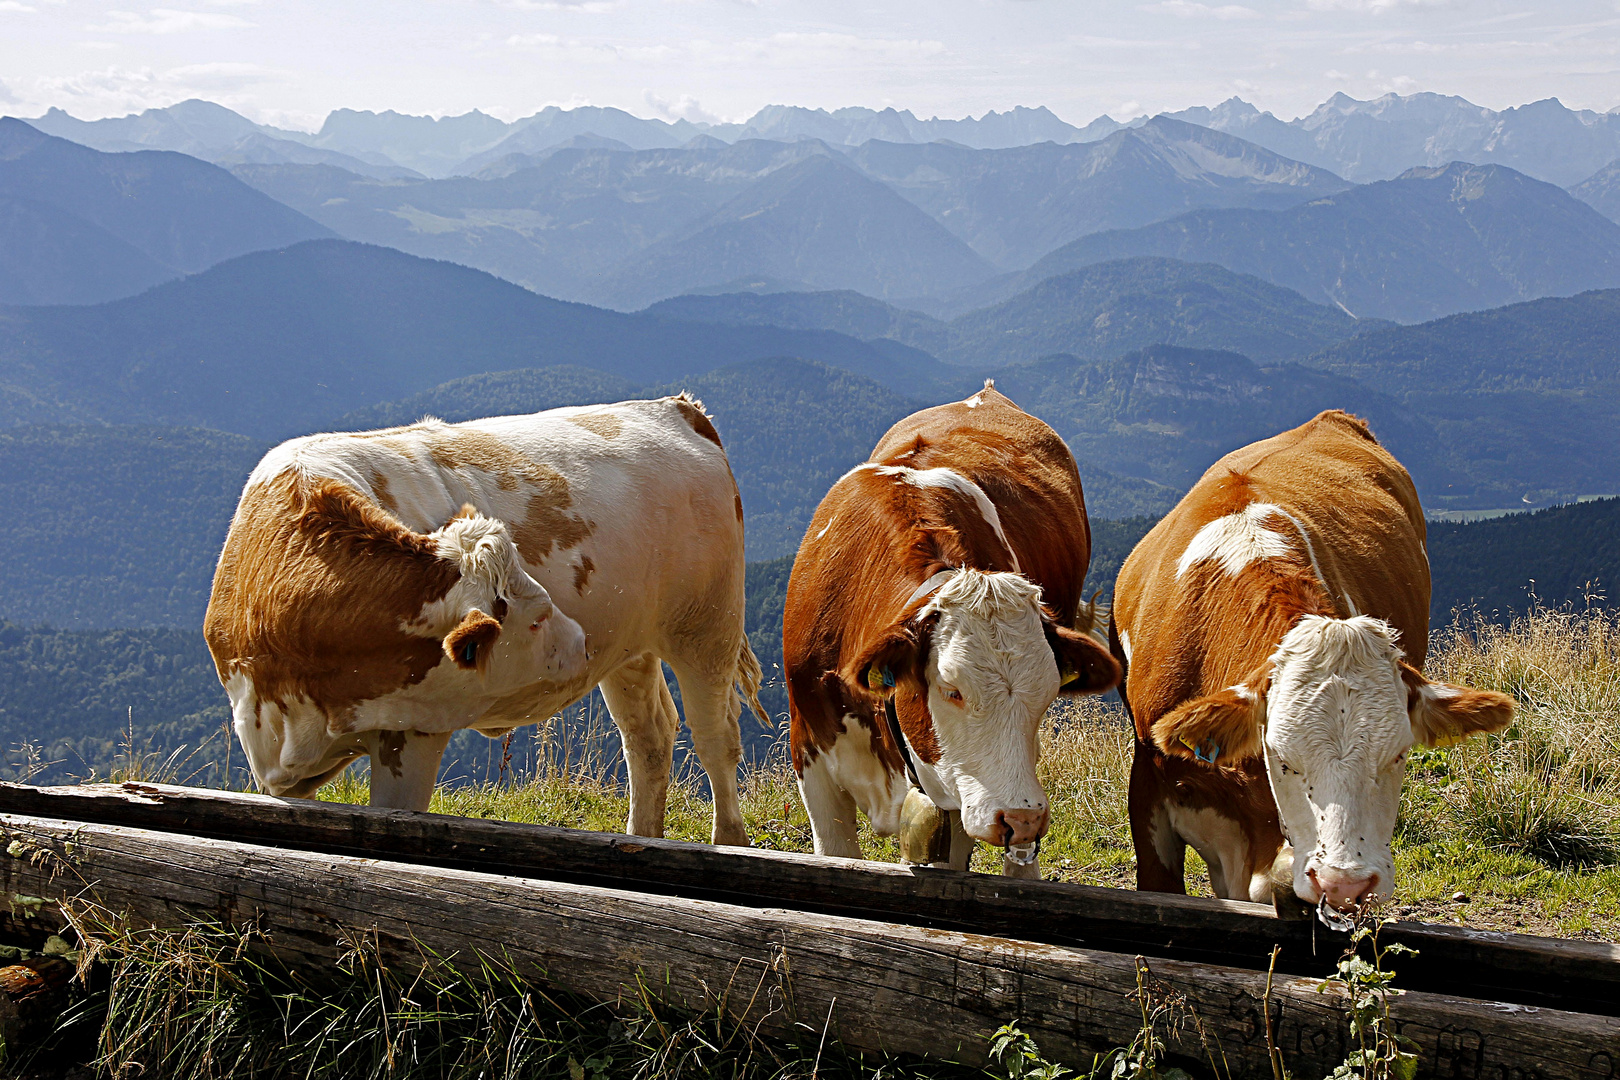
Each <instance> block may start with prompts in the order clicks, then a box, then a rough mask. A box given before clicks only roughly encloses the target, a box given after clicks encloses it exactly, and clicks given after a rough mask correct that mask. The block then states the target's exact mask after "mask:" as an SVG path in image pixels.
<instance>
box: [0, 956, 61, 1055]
mask: <svg viewBox="0 0 1620 1080" xmlns="http://www.w3.org/2000/svg"><path fill="white" fill-rule="evenodd" d="M73 972H74V967H73V965H72V964H70V963H68V962H67V961H66V960H63V959H62V958H61V957H59V956H36V957H31V958H29V959H27V960H22V961H19V962H18V963H15V964H7V965H6V966H5V967H0V1039H4V1040H5V1044H4V1045H5V1047H6V1049H7V1051H8V1052H12V1053H15V1051H16V1050H17V1048H18V1047H20V1046H23V1045H25V1044H27V1043H30V1042H33V1041H34V1040H35V1039H37V1038H39V1037H41V1036H43V1035H44V1034H45V1033H46V1032H48V1031H49V1030H50V1028H51V1024H52V1022H53V1021H55V1019H56V1017H57V1016H59V1015H60V1014H61V1012H62V1010H63V1009H65V1008H66V1007H67V1000H68V994H67V987H68V983H69V982H71V981H72V980H73Z"/></svg>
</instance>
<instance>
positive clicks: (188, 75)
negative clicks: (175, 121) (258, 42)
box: [27, 63, 291, 119]
mask: <svg viewBox="0 0 1620 1080" xmlns="http://www.w3.org/2000/svg"><path fill="white" fill-rule="evenodd" d="M290 78H291V76H290V75H289V73H288V72H285V71H281V70H278V69H274V68H266V67H261V66H260V65H258V64H233V63H213V64H188V65H184V66H181V67H176V68H169V69H167V70H163V71H158V70H154V69H153V68H150V67H108V68H103V69H101V70H99V71H81V72H79V73H77V74H74V75H63V76H53V77H48V78H41V79H36V80H35V83H34V87H33V90H32V91H31V92H29V93H28V94H27V100H28V101H29V102H31V103H35V104H39V103H44V104H49V105H59V106H61V107H62V108H64V109H66V110H67V111H68V112H70V113H72V114H73V115H75V116H79V117H83V118H87V119H93V118H95V117H101V116H123V115H125V114H127V113H132V112H141V111H143V110H146V109H161V108H165V107H167V106H169V105H174V104H176V103H177V102H181V101H185V100H187V99H188V98H206V99H208V100H210V101H214V102H217V103H219V104H221V105H224V106H226V107H228V108H236V107H238V106H242V105H245V103H246V101H247V98H248V96H249V91H251V90H253V89H254V88H256V87H260V86H263V85H265V84H267V83H286V82H288V81H289V80H290Z"/></svg>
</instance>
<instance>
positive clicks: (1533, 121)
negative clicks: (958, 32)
mask: <svg viewBox="0 0 1620 1080" xmlns="http://www.w3.org/2000/svg"><path fill="white" fill-rule="evenodd" d="M1165 115H1167V116H1169V117H1170V118H1172V119H1175V120H1181V121H1185V122H1187V123H1190V124H1196V125H1198V126H1200V127H1204V128H1211V129H1214V130H1216V131H1220V132H1224V133H1226V134H1229V135H1235V136H1238V137H1240V138H1242V139H1245V140H1247V141H1248V142H1251V143H1254V144H1256V145H1259V146H1262V147H1265V148H1266V149H1267V150H1270V151H1272V152H1273V153H1276V154H1280V155H1282V156H1284V157H1287V158H1290V159H1293V160H1294V161H1299V162H1304V163H1306V164H1310V165H1314V166H1316V167H1318V168H1321V169H1326V170H1328V171H1330V172H1334V173H1337V174H1338V175H1340V176H1342V177H1344V178H1345V179H1347V180H1350V181H1353V182H1355V183H1366V182H1369V181H1373V180H1390V179H1393V178H1394V177H1396V176H1399V175H1400V174H1401V173H1403V172H1405V171H1406V170H1407V169H1410V168H1413V167H1415V166H1418V165H1428V166H1438V165H1445V164H1448V163H1450V162H1452V161H1472V162H1477V163H1479V164H1496V165H1506V166H1508V167H1510V168H1513V169H1516V170H1518V171H1519V172H1522V173H1525V174H1527V175H1529V176H1534V177H1536V178H1537V179H1539V180H1546V181H1548V182H1550V183H1555V184H1558V185H1560V186H1564V187H1568V186H1570V185H1573V184H1576V183H1579V182H1580V181H1582V180H1585V179H1586V178H1588V177H1590V176H1592V175H1594V174H1595V173H1596V172H1597V171H1598V170H1599V169H1601V168H1603V167H1604V166H1606V165H1608V164H1609V163H1610V162H1612V161H1615V160H1616V159H1620V110H1611V111H1609V112H1607V113H1602V112H1594V111H1591V110H1585V109H1579V110H1577V109H1568V108H1566V107H1564V105H1563V104H1561V103H1560V102H1559V101H1558V100H1557V99H1556V98H1549V99H1546V100H1544V101H1537V102H1531V103H1529V104H1526V105H1521V106H1518V107H1517V108H1511V109H1504V110H1500V111H1498V110H1493V109H1487V108H1484V107H1482V106H1479V105H1475V104H1473V103H1472V102H1469V101H1466V100H1464V99H1462V98H1460V97H1448V96H1445V95H1440V94H1430V93H1423V94H1411V95H1407V96H1402V95H1399V94H1393V93H1391V94H1385V95H1383V96H1382V97H1379V98H1375V99H1372V100H1369V101H1360V100H1357V99H1355V98H1352V97H1350V96H1348V95H1346V94H1342V93H1339V94H1334V95H1333V96H1332V97H1330V98H1329V99H1328V100H1326V101H1324V102H1323V103H1322V104H1321V105H1319V106H1318V107H1317V108H1316V109H1315V110H1314V111H1312V112H1311V113H1309V114H1308V115H1305V116H1301V117H1298V118H1296V119H1293V120H1281V119H1279V118H1277V117H1276V116H1273V115H1272V114H1271V113H1269V112H1262V111H1260V110H1259V109H1257V108H1255V107H1254V106H1253V105H1251V104H1249V103H1248V102H1246V101H1244V100H1242V99H1241V98H1237V97H1234V98H1230V99H1228V100H1227V101H1224V102H1222V103H1221V104H1219V105H1217V106H1215V107H1213V108H1208V107H1203V106H1198V107H1194V108H1189V109H1182V110H1180V111H1178V112H1172V113H1168V114H1165ZM1147 119H1148V118H1147V117H1138V118H1136V119H1134V120H1127V121H1125V122H1123V123H1121V122H1119V121H1116V120H1114V119H1112V118H1111V117H1107V116H1100V117H1098V118H1097V119H1095V120H1093V121H1091V122H1090V123H1088V124H1086V125H1084V126H1079V127H1077V126H1075V125H1074V124H1070V123H1068V122H1066V121H1064V120H1061V119H1059V118H1058V117H1057V116H1055V115H1053V114H1052V112H1051V111H1050V110H1048V109H1046V108H1025V107H1022V106H1020V107H1017V108H1013V109H1009V110H1007V111H1006V112H1001V113H998V112H988V113H986V114H985V115H984V116H982V117H979V118H977V119H975V118H973V117H966V118H963V119H958V120H942V119H939V118H938V117H934V118H931V119H927V120H924V119H919V118H918V117H916V116H915V115H913V114H912V113H911V112H909V111H906V110H896V109H893V108H886V109H867V108H846V109H836V110H833V111H831V112H828V111H826V110H822V109H807V108H802V107H798V106H788V105H767V106H765V107H764V108H762V109H760V110H759V111H758V112H757V113H755V114H754V115H753V116H752V117H750V118H749V119H747V120H745V121H742V122H740V123H717V124H715V123H705V122H701V121H697V122H694V121H688V120H675V121H664V120H658V119H647V118H642V117H637V116H633V115H631V114H630V113H627V112H624V111H623V110H620V109H611V108H600V107H596V106H581V107H578V108H573V109H562V108H558V107H556V106H551V107H548V108H545V109H542V110H540V111H539V112H537V113H535V114H533V115H531V116H527V117H523V118H521V119H519V120H515V121H511V122H507V121H502V120H499V119H496V118H495V117H492V116H489V115H487V114H485V113H482V112H478V111H476V110H475V111H473V112H470V113H465V114H463V115H461V116H446V117H440V118H434V117H430V116H409V115H404V114H401V113H397V112H393V111H385V112H381V113H377V112H368V111H363V110H354V109H337V110H334V111H333V112H332V113H331V114H329V115H328V116H327V118H326V121H325V122H324V123H323V124H322V126H321V128H320V130H319V131H315V132H307V131H294V130H289V129H285V128H276V127H271V126H268V125H263V124H255V123H253V122H252V121H250V120H248V119H247V118H246V117H243V116H241V115H239V114H237V113H234V112H232V111H231V110H229V109H226V108H224V107H222V106H219V105H215V104H213V103H212V102H206V101H196V100H192V101H184V102H181V103H179V104H177V105H172V106H169V107H168V108H164V109H148V110H147V111H146V112H143V113H139V114H132V115H130V116H123V117H110V118H108V119H105V120H94V121H82V120H76V119H74V118H73V117H71V116H69V115H68V114H67V113H65V112H63V111H61V110H60V109H52V110H50V111H49V112H47V113H46V114H45V115H44V116H41V117H37V118H35V119H33V120H31V121H30V123H33V124H34V125H35V126H37V127H39V128H40V130H42V131H47V132H49V133H50V134H52V135H59V136H62V137H63V138H68V139H72V140H74V141H75V142H81V143H84V144H85V145H87V146H93V147H95V148H96V149H98V150H133V149H154V150H178V151H181V152H182V153H187V154H192V155H193V156H196V157H200V158H203V159H204V160H208V161H214V162H216V163H217V164H236V163H237V161H238V158H237V155H240V154H243V153H245V152H250V150H249V147H246V146H239V145H238V144H240V143H242V141H243V140H245V139H249V138H251V137H254V136H257V137H259V138H260V139H262V140H263V141H262V142H260V143H258V144H257V145H256V146H252V147H251V152H254V153H257V154H258V155H259V156H258V157H257V159H256V160H259V161H261V162H263V163H266V164H270V163H275V162H276V161H278V160H279V162H280V163H306V164H309V163H325V164H332V165H337V166H339V167H341V168H347V169H349V170H350V171H351V172H358V173H361V174H362V175H365V174H367V172H368V170H385V171H386V170H396V171H397V170H405V171H414V172H416V173H419V174H421V175H425V176H433V177H442V176H449V175H461V174H471V173H475V172H477V171H478V170H479V169H482V168H485V167H487V166H489V165H490V164H492V163H493V162H496V161H498V160H500V159H501V158H505V157H509V156H512V155H514V154H515V155H525V154H534V153H538V152H541V151H544V150H547V149H550V148H551V147H554V146H558V145H562V144H564V143H567V142H568V141H569V140H571V139H573V138H575V137H577V136H580V135H594V136H599V137H603V138H610V139H614V140H616V141H618V142H620V143H623V144H624V145H626V146H628V147H631V148H634V149H638V150H651V149H670V148H675V147H680V146H686V145H688V144H690V143H692V142H693V140H699V141H702V140H709V141H711V142H727V143H732V142H739V141H743V140H747V139H768V140H773V141H780V142H797V141H799V140H801V139H815V140H819V141H822V142H825V143H828V144H829V145H833V146H852V147H853V146H860V145H862V144H863V143H866V142H870V141H873V140H876V141H879V142H887V143H935V142H950V143H954V144H957V145H960V146H964V147H969V148H973V149H981V150H993V149H1005V148H1008V147H1015V146H1030V145H1034V144H1036V143H1042V142H1052V143H1058V144H1068V143H1086V142H1095V141H1097V140H1099V139H1102V138H1105V137H1107V136H1109V135H1112V134H1113V133H1115V132H1116V131H1119V130H1120V129H1122V128H1128V127H1134V126H1140V125H1141V124H1143V123H1144V122H1145V121H1146V120H1147ZM312 152H315V153H320V154H324V155H330V156H329V157H324V158H322V159H321V160H320V161H312V159H311V158H310V157H309V155H310V154H311V153H312ZM341 159H347V163H345V161H344V160H341ZM377 175H384V174H383V173H377Z"/></svg>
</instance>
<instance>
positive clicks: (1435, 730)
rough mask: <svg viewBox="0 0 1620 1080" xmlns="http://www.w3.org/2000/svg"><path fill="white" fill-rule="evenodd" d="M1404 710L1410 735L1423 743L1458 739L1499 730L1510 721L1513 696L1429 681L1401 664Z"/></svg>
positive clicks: (1434, 743)
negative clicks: (1410, 724)
mask: <svg viewBox="0 0 1620 1080" xmlns="http://www.w3.org/2000/svg"><path fill="white" fill-rule="evenodd" d="M1401 679H1402V681H1404V682H1405V683H1406V712H1407V715H1408V716H1410V717H1411V718H1412V736H1413V738H1415V739H1417V741H1418V742H1420V743H1423V744H1424V745H1426V746H1444V745H1446V744H1447V743H1454V742H1461V741H1462V740H1464V739H1466V738H1468V736H1470V735H1479V734H1483V733H1485V732H1488V731H1501V730H1502V729H1503V728H1505V727H1507V726H1508V724H1510V723H1512V722H1513V699H1512V698H1510V697H1508V696H1507V695H1506V694H1498V693H1496V692H1495V691H1494V690H1474V689H1472V688H1470V687H1467V686H1452V685H1450V684H1449V683H1439V682H1430V681H1429V680H1428V679H1425V678H1424V677H1423V674H1422V673H1421V672H1419V671H1418V670H1417V668H1414V667H1413V666H1412V665H1410V664H1406V663H1402V664H1401Z"/></svg>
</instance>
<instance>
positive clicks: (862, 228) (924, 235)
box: [594, 154, 995, 309]
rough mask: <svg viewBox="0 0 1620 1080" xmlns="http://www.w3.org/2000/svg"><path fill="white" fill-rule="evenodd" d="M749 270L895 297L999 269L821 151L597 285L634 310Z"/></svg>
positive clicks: (944, 288)
mask: <svg viewBox="0 0 1620 1080" xmlns="http://www.w3.org/2000/svg"><path fill="white" fill-rule="evenodd" d="M749 275H761V276H765V277H777V278H788V279H791V280H795V281H800V282H803V283H804V284H805V285H807V286H809V287H811V288H821V289H852V290H854V291H856V292H860V293H865V294H866V295H868V296H875V297H879V298H889V297H895V296H916V295H920V294H927V293H937V292H951V291H955V290H957V289H961V288H964V287H967V286H969V285H972V284H974V283H975V282H979V281H984V280H986V279H988V278H990V277H993V276H995V268H994V267H992V266H991V265H990V264H989V263H988V262H986V261H985V260H984V259H983V258H981V257H980V256H979V255H978V254H977V253H975V252H974V251H973V249H972V248H970V247H968V245H967V244H965V243H963V242H962V241H961V240H959V239H957V238H956V237H955V236H952V235H951V233H950V232H949V231H948V230H947V229H946V228H945V227H944V226H943V225H941V224H940V223H939V222H937V221H935V220H934V219H933V218H931V217H929V216H928V215H927V214H925V213H923V212H922V211H921V210H919V209H918V208H917V207H915V206H913V205H912V204H911V203H909V202H907V201H906V200H905V199H903V198H901V197H900V196H899V195H897V194H895V192H894V191H893V190H892V189H890V188H889V187H888V186H886V185H884V184H882V183H879V182H878V181H876V180H873V179H871V178H870V177H867V176H865V175H863V174H862V173H860V172H859V171H857V170H856V169H855V168H853V167H852V166H851V165H849V164H848V163H847V162H845V161H843V160H841V159H838V158H835V157H833V156H831V155H825V154H818V155H815V156H811V157H806V158H803V159H802V160H799V161H796V162H794V163H792V164H790V165H787V166H785V167H783V168H781V169H777V170H776V171H774V172H772V173H770V174H768V175H766V176H764V177H762V178H760V179H759V180H757V181H755V182H754V183H753V184H752V185H750V186H749V187H748V188H746V189H745V190H743V191H741V192H739V193H738V194H737V195H736V196H735V197H734V198H732V199H731V200H729V201H728V202H727V203H725V205H723V206H721V207H720V208H719V209H717V210H715V211H714V213H712V214H710V215H708V216H707V217H705V218H703V219H701V220H700V221H698V222H695V223H694V224H693V225H691V226H690V227H689V228H687V229H686V230H684V231H683V232H681V233H679V234H677V235H674V236H671V237H669V238H667V239H665V240H662V241H659V242H658V243H656V244H653V245H651V246H650V247H648V248H646V249H644V250H643V251H640V252H638V253H637V254H636V255H635V256H634V257H632V258H631V259H628V260H626V262H625V264H624V265H623V266H622V267H620V269H618V270H617V271H615V272H614V273H612V274H611V275H609V276H608V277H607V278H606V279H605V280H604V281H602V282H601V283H600V284H599V285H598V286H597V287H596V289H595V290H594V293H595V295H596V297H597V298H598V299H599V300H600V301H601V302H603V303H606V304H608V305H609V306H612V307H616V308H624V309H634V308H641V307H645V306H646V305H647V304H649V303H652V302H653V301H655V300H662V299H664V298H665V297H669V296H675V295H679V294H680V293H683V292H688V291H690V290H691V289H693V288H696V287H701V286H704V285H710V284H718V283H720V282H724V281H731V280H734V279H736V278H739V277H745V276H749Z"/></svg>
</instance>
